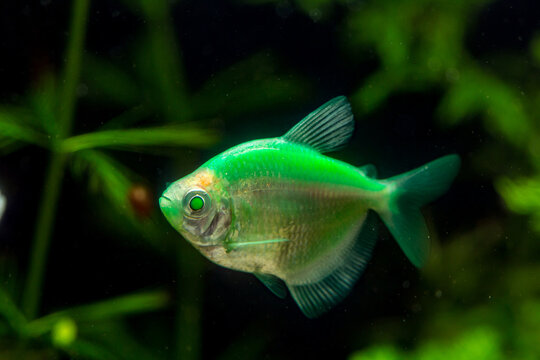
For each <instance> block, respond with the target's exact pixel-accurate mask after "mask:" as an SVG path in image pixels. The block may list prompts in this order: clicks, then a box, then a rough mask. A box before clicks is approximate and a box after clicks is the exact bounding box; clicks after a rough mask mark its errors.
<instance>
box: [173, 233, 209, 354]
mask: <svg viewBox="0 0 540 360" xmlns="http://www.w3.org/2000/svg"><path fill="white" fill-rule="evenodd" d="M178 243H179V245H178V246H177V250H176V253H177V269H178V270H177V271H178V277H177V279H178V280H177V301H176V302H177V308H176V331H175V333H176V357H175V358H176V359H182V360H197V359H200V358H201V330H202V329H201V316H202V314H201V303H202V295H203V294H202V293H203V282H202V278H201V274H202V271H203V267H204V264H203V263H202V261H201V259H200V258H199V257H193V256H192V254H193V252H192V249H191V248H189V247H188V246H187V242H186V241H182V242H180V241H178Z"/></svg>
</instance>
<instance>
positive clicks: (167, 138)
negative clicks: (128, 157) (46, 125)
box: [61, 125, 218, 152]
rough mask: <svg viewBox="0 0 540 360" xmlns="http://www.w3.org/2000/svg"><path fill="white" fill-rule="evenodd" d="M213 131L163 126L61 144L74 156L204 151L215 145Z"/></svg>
mask: <svg viewBox="0 0 540 360" xmlns="http://www.w3.org/2000/svg"><path fill="white" fill-rule="evenodd" d="M217 139H218V137H217V134H216V133H215V131H213V130H207V129H201V128H199V127H197V126H195V125H181V126H180V125H178V126H163V127H153V128H142V129H127V130H104V131H96V132H93V133H88V134H83V135H77V136H73V137H71V138H68V139H66V140H64V142H63V143H62V146H61V149H62V151H64V152H76V151H80V150H84V149H92V148H98V147H110V148H118V149H122V150H128V151H136V152H140V151H141V147H145V146H185V147H194V148H206V147H209V146H211V145H213V144H215V143H216V142H217Z"/></svg>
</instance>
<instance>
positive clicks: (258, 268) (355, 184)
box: [159, 96, 460, 318]
mask: <svg viewBox="0 0 540 360" xmlns="http://www.w3.org/2000/svg"><path fill="white" fill-rule="evenodd" d="M353 128H354V121H353V114H352V112H351V106H350V104H349V102H348V101H347V99H346V98H345V97H344V96H340V97H337V98H334V99H332V100H330V101H329V102H327V103H326V104H324V105H323V106H321V107H320V108H318V109H317V110H315V111H314V112H312V113H311V114H309V115H308V116H306V117H305V118H304V119H303V120H302V121H300V122H299V123H298V124H297V125H296V126H294V127H293V128H292V129H291V130H290V131H289V132H287V133H286V134H285V135H283V136H281V137H277V138H271V139H262V140H255V141H250V142H246V143H243V144H240V145H238V146H235V147H233V148H231V149H229V150H227V151H225V152H223V153H221V154H219V155H217V156H215V157H214V158H212V159H210V160H209V161H208V162H206V163H205V164H204V165H202V166H201V167H200V168H198V169H197V170H196V171H195V172H193V173H191V174H190V175H188V176H186V177H184V178H182V179H180V180H177V181H176V182H174V183H172V184H171V185H170V186H169V187H168V188H167V190H166V191H165V192H164V193H163V195H162V196H161V198H160V199H159V205H160V207H161V210H162V212H163V214H164V215H165V217H166V218H167V220H168V221H169V222H170V223H171V225H172V226H173V227H174V228H175V229H176V230H177V231H178V232H180V234H182V235H183V236H184V237H185V238H186V239H187V240H188V241H189V242H190V243H191V244H192V245H193V246H194V247H195V248H196V249H198V250H199V251H200V252H201V253H202V254H203V255H204V256H205V257H207V258H208V259H209V260H210V261H213V262H214V263H216V264H218V265H221V266H224V267H227V268H230V269H235V270H239V271H244V272H250V273H253V274H254V275H255V276H256V277H257V278H258V279H260V280H261V281H262V282H263V283H264V284H265V285H266V286H267V287H268V288H269V289H270V290H271V291H272V292H273V293H274V294H276V295H277V296H279V297H281V298H283V297H285V295H286V288H288V289H289V291H290V293H291V295H292V297H293V298H294V300H295V301H296V303H297V304H298V306H299V307H300V309H301V310H302V312H303V313H304V314H305V315H306V316H307V317H310V318H314V317H317V316H319V315H321V314H322V313H324V312H326V311H328V310H329V309H331V308H332V307H333V306H334V305H335V304H336V303H338V302H339V301H341V300H342V299H343V298H344V297H345V296H346V295H347V294H348V293H349V292H350V290H351V288H352V286H353V285H354V283H355V282H356V280H357V279H358V277H359V276H360V275H361V273H362V271H363V270H364V268H365V267H366V265H367V263H368V261H369V259H370V257H371V253H372V250H373V247H374V245H375V241H376V239H377V234H376V224H377V219H376V216H374V214H375V213H376V214H378V215H379V217H380V218H381V219H382V221H383V222H384V224H386V226H387V227H388V229H389V230H390V232H391V233H392V235H393V237H394V238H395V239H396V240H397V242H398V244H399V245H400V247H401V249H402V250H403V251H404V253H405V255H406V256H407V257H408V258H409V260H410V261H411V262H412V263H413V264H414V265H415V266H417V267H420V266H422V265H423V264H424V263H425V262H426V259H427V257H428V253H429V242H430V237H429V234H428V231H427V227H426V224H425V222H424V219H423V217H422V214H421V213H420V207H421V206H422V205H424V204H426V203H428V202H430V201H432V200H434V199H435V198H437V197H439V196H440V195H441V194H443V193H444V192H445V191H446V190H447V189H448V188H449V186H450V183H451V182H452V180H453V179H454V177H455V176H456V174H457V172H458V169H459V165H460V160H459V157H458V156H457V155H448V156H444V157H442V158H439V159H437V160H434V161H432V162H430V163H428V164H426V165H424V166H421V167H419V168H417V169H415V170H412V171H409V172H407V173H404V174H402V175H398V176H394V177H391V178H388V179H377V177H376V171H375V168H374V166H373V165H366V166H363V167H360V168H358V167H355V166H352V165H349V164H347V163H345V162H342V161H339V160H336V159H332V158H330V157H327V156H325V155H323V153H326V152H329V151H333V150H336V149H338V148H340V147H342V146H343V145H344V144H345V143H346V142H347V141H348V140H349V138H350V137H351V134H352V131H353Z"/></svg>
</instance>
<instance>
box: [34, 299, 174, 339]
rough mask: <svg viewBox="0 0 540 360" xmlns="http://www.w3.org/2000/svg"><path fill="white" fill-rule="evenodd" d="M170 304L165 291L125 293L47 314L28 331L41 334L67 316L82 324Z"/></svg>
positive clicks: (35, 334) (161, 307) (152, 309)
mask: <svg viewBox="0 0 540 360" xmlns="http://www.w3.org/2000/svg"><path fill="white" fill-rule="evenodd" d="M168 304H169V295H168V294H167V293H166V292H164V291H152V292H143V293H136V294H130V295H124V296H120V297H116V298H112V299H108V300H104V301H100V302H96V303H93V304H89V305H82V306H77V307H74V308H70V309H65V310H61V311H58V312H55V313H52V314H50V315H46V316H44V317H41V318H39V319H37V320H34V321H32V322H30V323H28V325H27V332H28V334H30V335H33V336H39V335H41V334H44V333H47V332H49V331H51V329H52V328H53V327H54V326H55V325H56V324H57V323H58V322H59V321H62V320H63V319H66V318H71V319H73V321H75V322H76V323H77V324H79V326H82V325H80V324H81V323H85V322H97V321H106V320H107V321H108V320H111V319H115V318H119V317H124V316H127V315H134V314H141V313H146V312H151V311H156V310H160V309H163V308H165V307H166V306H167V305H168Z"/></svg>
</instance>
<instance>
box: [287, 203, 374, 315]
mask: <svg viewBox="0 0 540 360" xmlns="http://www.w3.org/2000/svg"><path fill="white" fill-rule="evenodd" d="M376 240H377V219H376V216H375V213H373V212H372V211H369V212H368V214H367V215H366V219H365V221H364V223H363V225H362V228H361V230H360V232H359V234H358V236H357V237H355V238H354V239H353V241H352V244H350V246H348V247H344V248H343V249H342V250H341V251H340V253H339V254H336V258H335V259H334V260H333V261H332V263H333V264H334V265H333V268H332V269H330V271H328V272H327V274H326V275H325V276H323V277H321V278H320V279H319V280H318V281H307V282H306V283H304V284H298V285H291V284H289V283H287V287H288V288H289V291H290V292H291V295H292V297H293V298H294V300H295V301H296V303H297V304H298V306H299V307H300V310H302V312H303V313H304V314H305V315H306V316H307V317H308V318H315V317H318V316H320V315H321V314H323V313H325V312H327V311H328V310H330V309H331V308H332V307H333V306H334V305H336V304H337V303H338V302H340V301H341V300H343V298H345V296H347V294H348V293H349V292H350V290H351V288H352V287H353V285H354V283H355V282H356V280H357V279H358V278H359V277H360V275H361V274H362V272H363V271H364V269H365V267H366V265H367V263H368V261H369V259H370V258H371V253H372V251H373V247H374V246H375V242H376Z"/></svg>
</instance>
